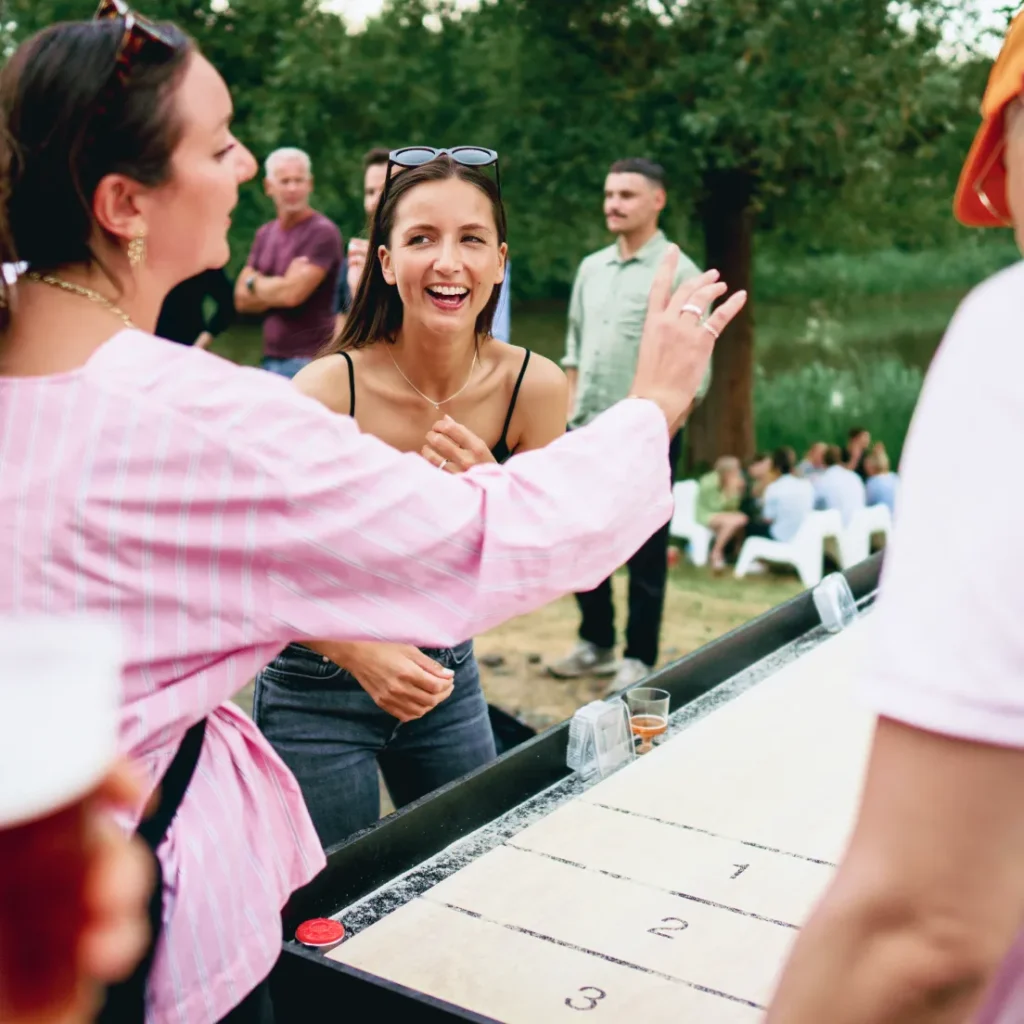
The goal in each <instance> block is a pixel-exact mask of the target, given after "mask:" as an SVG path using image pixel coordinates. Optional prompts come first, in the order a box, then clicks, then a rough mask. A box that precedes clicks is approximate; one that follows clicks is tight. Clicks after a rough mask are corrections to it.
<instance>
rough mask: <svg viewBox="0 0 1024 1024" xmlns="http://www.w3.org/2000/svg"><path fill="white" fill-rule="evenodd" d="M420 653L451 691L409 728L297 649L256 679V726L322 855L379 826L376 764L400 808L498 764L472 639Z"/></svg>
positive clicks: (333, 668) (339, 673) (349, 679)
mask: <svg viewBox="0 0 1024 1024" xmlns="http://www.w3.org/2000/svg"><path fill="white" fill-rule="evenodd" d="M424 653H426V654H428V655H429V656H430V657H432V658H433V659H434V660H435V661H437V662H439V663H440V664H441V665H444V666H445V667H446V668H450V669H454V671H455V679H454V689H453V691H452V694H451V696H450V697H449V698H448V699H447V700H446V701H444V702H443V703H441V704H439V705H438V706H437V707H436V708H434V709H433V710H432V711H428V712H427V714H425V715H424V716H423V717H422V718H419V719H416V721H413V722H406V723H401V722H399V721H398V719H396V718H394V717H392V716H391V715H389V714H388V713H387V712H386V711H382V710H381V709H380V708H379V707H377V705H376V704H374V702H373V700H372V699H371V698H370V696H369V694H368V693H367V692H366V691H365V690H364V689H363V688H362V687H361V686H360V685H359V683H358V682H357V681H356V680H355V678H354V677H353V676H352V675H351V674H350V673H348V672H346V671H345V670H344V669H342V668H339V667H338V666H337V665H335V664H334V663H333V662H331V661H328V660H327V659H325V658H324V657H322V656H321V655H319V654H316V653H315V652H314V651H311V650H310V649H309V648H308V647H302V646H300V645H299V644H291V645H290V646H288V647H287V648H285V650H283V651H282V652H281V653H280V654H279V655H278V656H277V658H275V659H274V661H272V662H271V663H270V664H269V665H268V666H267V667H266V668H265V669H264V670H263V671H262V672H260V674H259V675H258V676H257V677H256V693H255V696H254V698H253V717H254V718H255V720H256V724H257V725H258V726H259V727H260V729H261V730H262V731H263V734H264V735H265V736H266V737H267V739H268V740H269V741H270V742H271V744H272V745H273V747H274V749H275V750H276V751H277V752H278V754H280V755H281V758H282V759H283V760H284V762H285V764H287V765H288V767H289V768H290V769H291V770H292V772H293V773H294V774H295V777H296V778H297V779H298V780H299V785H300V786H301V787H302V795H303V797H304V798H305V800H306V806H307V807H308V808H309V812H310V814H311V816H312V818H313V824H314V825H315V826H316V830H317V833H318V834H319V836H320V841H321V842H322V843H323V845H324V847H328V846H333V845H334V844H335V843H340V842H341V841H342V840H343V839H347V838H348V837H349V836H350V835H352V833H353V832H358V831H359V830H360V829H363V828H367V827H368V826H370V825H372V824H373V823H374V822H375V821H376V820H377V818H378V817H379V815H380V784H379V780H378V776H377V767H378V765H379V766H380V770H381V772H382V774H383V775H384V781H385V782H386V783H387V787H388V792H389V793H390V794H391V799H392V800H393V801H394V804H395V806H396V807H402V806H404V805H405V804H408V803H411V802H412V801H413V800H418V799H419V798H420V797H421V796H425V795H426V794H427V793H430V792H432V791H433V790H435V789H437V788H438V787H439V786H443V785H445V784H447V783H449V782H452V781H454V780H455V779H457V778H460V777H461V776H463V775H465V774H467V773H468V772H471V771H473V770H474V769H475V768H479V767H480V766H481V765H484V764H487V762H488V761H491V760H493V759H494V757H495V756H496V753H495V747H494V734H493V732H492V731H491V722H490V717H489V715H488V712H487V701H486V700H485V699H484V694H483V691H482V690H481V689H480V670H479V668H478V666H477V663H476V658H475V657H474V655H473V642H472V640H467V641H466V642H465V643H464V644H460V645H459V646H458V647H455V648H449V649H446V650H431V649H426V648H424Z"/></svg>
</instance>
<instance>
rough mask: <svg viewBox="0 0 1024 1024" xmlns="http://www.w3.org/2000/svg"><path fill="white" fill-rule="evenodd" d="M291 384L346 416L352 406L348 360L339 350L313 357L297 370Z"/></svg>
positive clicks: (333, 410)
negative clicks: (316, 357)
mask: <svg viewBox="0 0 1024 1024" xmlns="http://www.w3.org/2000/svg"><path fill="white" fill-rule="evenodd" d="M292 384H293V385H294V386H295V387H296V388H297V389H298V390H299V391H301V392H302V393H303V394H304V395H309V397H310V398H315V399H316V400H317V401H318V402H320V404H321V405H325V406H327V408H328V409H330V410H331V412H338V413H342V414H344V415H346V416H347V415H348V414H349V411H350V410H351V408H352V391H351V385H350V384H349V375H348V360H347V359H346V358H345V357H344V356H343V355H342V354H341V353H340V352H338V353H334V354H332V355H329V356H321V357H320V358H319V359H314V360H313V362H311V363H309V365H307V366H304V367H303V368H302V369H301V370H299V372H298V373H297V374H296V375H295V377H294V379H293V380H292Z"/></svg>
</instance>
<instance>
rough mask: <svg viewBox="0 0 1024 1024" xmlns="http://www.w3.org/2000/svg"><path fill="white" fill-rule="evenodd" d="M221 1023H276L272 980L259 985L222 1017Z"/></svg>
mask: <svg viewBox="0 0 1024 1024" xmlns="http://www.w3.org/2000/svg"><path fill="white" fill-rule="evenodd" d="M220 1024H274V1004H273V1003H272V1002H271V1001H270V982H269V981H263V982H261V983H260V984H259V985H257V986H256V988H255V989H253V991H252V992H250V993H249V994H248V995H247V996H246V997H245V999H243V1000H242V1002H241V1003H239V1004H238V1006H236V1007H235V1008H234V1009H233V1010H231V1011H230V1012H229V1013H228V1014H227V1016H225V1017H221V1019H220Z"/></svg>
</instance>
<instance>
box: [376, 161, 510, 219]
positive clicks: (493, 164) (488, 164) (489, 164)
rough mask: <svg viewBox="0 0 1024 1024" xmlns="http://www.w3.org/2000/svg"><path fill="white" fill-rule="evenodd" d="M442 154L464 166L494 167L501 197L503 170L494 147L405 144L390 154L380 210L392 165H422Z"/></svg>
mask: <svg viewBox="0 0 1024 1024" xmlns="http://www.w3.org/2000/svg"><path fill="white" fill-rule="evenodd" d="M440 156H447V157H449V158H450V159H452V160H454V161H455V162H456V163H457V164H462V166H463V167H493V168H494V182H495V184H496V185H497V186H498V196H499V198H500V196H501V171H500V170H499V165H498V154H497V153H496V152H495V151H494V150H493V149H485V148H484V147H483V146H453V147H452V148H451V149H434V148H433V147H432V146H405V147H404V148H403V149H393V150H392V151H391V152H390V153H389V154H388V169H387V172H386V174H385V177H384V189H383V191H382V192H381V195H380V202H379V203H378V204H377V209H378V211H379V210H380V209H381V207H383V205H384V200H385V199H387V197H388V190H389V189H390V187H391V168H392V167H422V166H423V165H424V164H429V163H430V162H431V160H436V159H437V158H438V157H440Z"/></svg>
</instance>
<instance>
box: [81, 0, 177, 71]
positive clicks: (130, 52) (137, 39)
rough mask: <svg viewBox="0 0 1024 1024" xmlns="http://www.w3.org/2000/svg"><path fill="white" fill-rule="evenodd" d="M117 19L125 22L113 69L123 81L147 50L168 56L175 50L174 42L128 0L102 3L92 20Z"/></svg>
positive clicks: (102, 0)
mask: <svg viewBox="0 0 1024 1024" xmlns="http://www.w3.org/2000/svg"><path fill="white" fill-rule="evenodd" d="M114 18H123V19H124V33H123V35H122V36H121V42H120V44H119V45H118V47H117V54H116V55H115V57H114V69H115V71H116V73H117V77H118V79H119V80H120V81H122V82H123V81H124V80H125V79H126V78H127V77H128V74H129V73H130V72H131V69H132V65H133V64H134V63H135V61H136V60H137V59H138V58H139V57H140V56H141V55H142V54H143V53H144V52H145V51H146V50H156V51H162V52H164V53H166V52H167V51H171V50H173V49H174V43H173V42H172V41H171V39H170V38H169V37H168V36H167V34H166V33H165V32H164V31H163V29H161V28H160V26H159V25H156V24H154V23H153V22H152V21H150V20H149V18H144V17H143V16H142V15H141V14H136V12H135V11H133V10H132V9H131V8H130V7H129V6H128V4H127V3H125V0H100V5H99V7H98V8H97V9H96V14H95V16H94V17H93V20H94V21H110V20H112V19H114Z"/></svg>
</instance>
